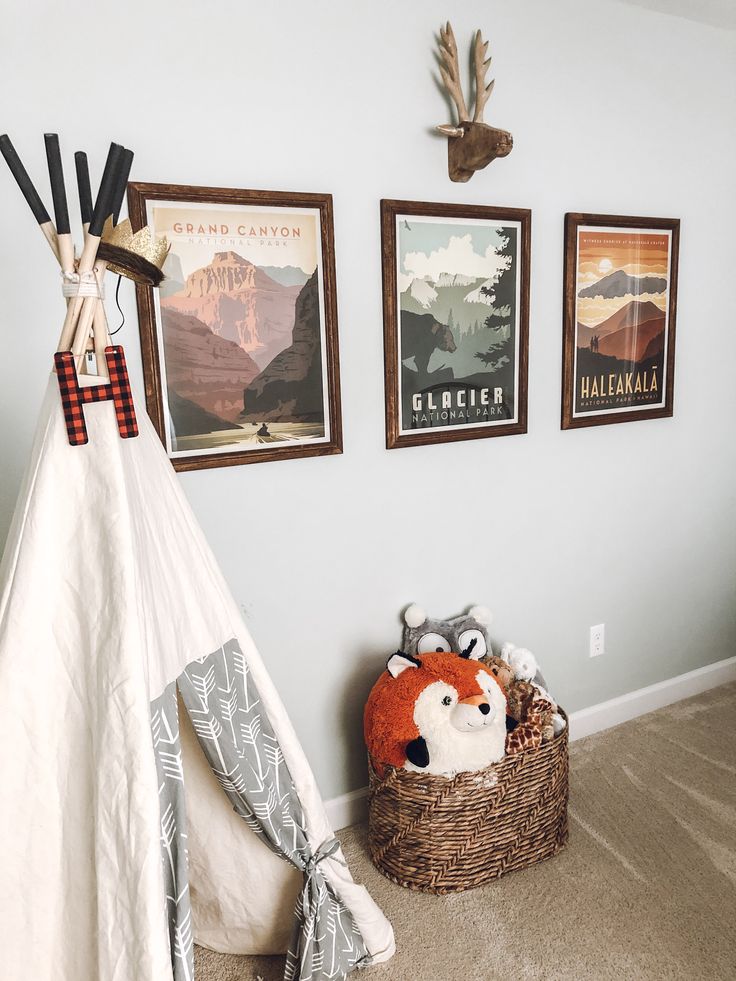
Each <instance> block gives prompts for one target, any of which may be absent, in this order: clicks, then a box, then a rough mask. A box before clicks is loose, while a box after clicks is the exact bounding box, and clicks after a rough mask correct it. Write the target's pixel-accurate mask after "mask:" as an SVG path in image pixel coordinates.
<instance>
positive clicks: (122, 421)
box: [54, 346, 138, 446]
mask: <svg viewBox="0 0 736 981" xmlns="http://www.w3.org/2000/svg"><path fill="white" fill-rule="evenodd" d="M105 360H106V361H107V370H108V372H109V374H110V382H109V384H107V383H106V384H103V385H80V384H79V379H78V378H77V369H76V368H75V366H74V357H73V355H72V353H71V351H58V352H57V353H56V354H55V355H54V361H55V363H56V377H57V379H58V381H59V391H60V392H61V404H62V406H63V407H64V419H65V420H66V431H67V434H68V436H69V442H70V443H71V444H72V446H83V445H84V444H85V443H87V442H89V437H88V436H87V426H86V424H85V421H84V405H85V403H87V402H113V403H114V405H115V417H116V419H117V424H118V432H119V433H120V435H121V437H122V438H123V439H130V438H131V437H132V436H137V435H138V423H137V422H136V418H135V407H134V405H133V395H132V393H131V391H130V382H129V380H128V369H127V367H126V364H125V354H124V353H123V349H122V347H120V346H115V347H106V348H105Z"/></svg>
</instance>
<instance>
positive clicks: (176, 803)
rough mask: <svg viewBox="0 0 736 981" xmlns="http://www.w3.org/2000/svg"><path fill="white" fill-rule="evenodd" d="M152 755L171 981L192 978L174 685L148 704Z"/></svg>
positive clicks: (182, 796) (181, 773)
mask: <svg viewBox="0 0 736 981" xmlns="http://www.w3.org/2000/svg"><path fill="white" fill-rule="evenodd" d="M151 731H152V734H153V752H154V756H155V757H156V771H157V774H158V797H159V806H160V811H161V860H162V862H163V868H164V886H165V892H166V910H165V915H166V925H167V929H168V932H169V943H170V946H171V966H172V968H173V971H174V981H192V979H193V978H194V943H193V937H192V907H191V903H190V900H189V856H188V853H187V816H186V802H185V799H184V771H183V768H182V762H181V743H180V741H179V710H178V704H177V698H176V682H172V684H170V685H169V686H168V688H166V689H165V690H164V692H163V694H161V695H160V696H159V697H158V698H157V699H156V700H155V701H154V702H152V703H151Z"/></svg>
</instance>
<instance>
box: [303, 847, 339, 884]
mask: <svg viewBox="0 0 736 981" xmlns="http://www.w3.org/2000/svg"><path fill="white" fill-rule="evenodd" d="M339 847H340V842H339V841H338V840H337V838H328V839H327V840H326V841H323V842H322V844H321V845H320V846H319V848H318V849H317V851H316V852H315V853H314V854H313V855H310V856H309V858H307V859H305V861H304V874H305V875H307V876H310V875H312V874H313V873H314V872H316V871H317V866H318V865H319V863H320V862H323V861H324V860H325V859H326V858H332V857H333V856H334V854H335V852H336V851H337V850H338V849H339ZM335 861H336V862H340V863H341V864H342V865H346V864H347V863H345V862H343V860H342V859H341V858H337V859H335Z"/></svg>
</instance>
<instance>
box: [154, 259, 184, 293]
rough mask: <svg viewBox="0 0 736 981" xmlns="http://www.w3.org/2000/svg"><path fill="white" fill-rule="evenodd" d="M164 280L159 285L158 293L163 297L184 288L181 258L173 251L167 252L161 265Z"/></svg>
mask: <svg viewBox="0 0 736 981" xmlns="http://www.w3.org/2000/svg"><path fill="white" fill-rule="evenodd" d="M163 273H164V280H163V282H162V283H161V285H160V286H159V289H158V294H159V296H160V297H161V298H162V299H163V298H164V297H167V296H173V295H174V294H175V293H180V292H181V291H182V290H183V289H184V272H183V270H182V268H181V259H180V258H179V256H178V255H177V254H176V253H175V252H169V254H168V255H167V256H166V261H165V262H164V266H163Z"/></svg>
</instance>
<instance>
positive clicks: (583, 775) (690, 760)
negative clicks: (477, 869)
mask: <svg viewBox="0 0 736 981" xmlns="http://www.w3.org/2000/svg"><path fill="white" fill-rule="evenodd" d="M570 817H571V821H570V842H569V844H568V846H567V848H566V849H565V850H564V851H563V852H562V853H560V855H558V856H557V857H556V858H553V859H551V860H550V861H548V862H546V863H543V864H541V865H538V866H536V867H535V868H532V869H527V870H525V871H523V872H516V873H513V874H511V875H509V876H507V877H505V878H503V879H499V880H498V881H497V882H495V883H493V884H492V885H490V886H486V887H484V888H482V889H476V890H472V891H470V892H466V893H461V894H458V895H454V896H445V897H434V896H425V895H420V894H416V893H412V892H409V891H407V890H404V889H401V888H400V887H399V886H396V885H394V884H393V883H391V882H389V881H388V880H386V879H384V878H383V877H382V876H381V875H380V874H379V873H378V872H377V871H376V870H375V869H374V868H373V866H372V865H371V863H370V861H369V859H368V857H367V855H366V846H365V828H364V827H363V826H362V825H358V826H356V827H354V828H351V829H349V830H346V831H343V832H342V833H341V834H340V838H341V840H342V842H343V845H344V848H345V852H346V854H347V857H348V859H349V860H350V864H351V868H352V871H353V875H354V876H355V877H356V878H357V879H359V880H361V881H362V882H364V883H365V884H366V885H367V886H368V888H369V889H370V890H371V892H372V893H373V895H374V897H375V898H376V900H377V901H378V903H379V904H380V905H381V906H382V907H383V909H384V910H385V912H386V914H387V915H388V917H389V918H390V919H391V921H392V923H393V925H394V929H395V932H396V944H397V953H396V956H395V957H394V958H393V959H392V960H391V961H389V962H388V963H387V964H385V965H380V966H377V967H374V968H369V969H368V970H366V971H362V972H360V973H359V974H356V975H353V976H354V977H358V978H361V979H363V978H364V979H365V981H460V979H462V981H496V979H499V981H501V979H503V981H523V979H535V981H536V979H540V981H599V979H600V981H603V979H609V978H610V979H614V978H615V979H617V981H619V979H626V981H668V979H680V978H682V979H686V978H687V979H698V981H721V979H722V981H734V979H736V684H731V685H728V686H726V687H722V688H719V689H715V690H713V691H711V692H708V693H706V694H704V695H699V696H697V697H695V698H691V699H689V700H688V701H685V702H679V703H678V704H677V705H672V706H670V707H669V708H665V709H661V710H660V711H658V712H653V713H652V714H651V715H647V716H644V717H642V718H640V719H637V720H635V721H634V722H629V723H627V724H626V725H622V726H619V727H618V728H616V729H610V730H608V731H607V732H604V733H599V734H598V735H595V736H590V737H588V738H587V739H584V740H581V741H580V742H577V743H575V744H573V746H572V747H571V790H570ZM282 971H283V964H282V960H281V959H280V958H276V957H231V956H225V955H221V954H213V953H211V952H210V951H205V950H200V949H197V974H196V978H197V981H236V979H237V981H256V979H263V981H280V979H281V977H282Z"/></svg>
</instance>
